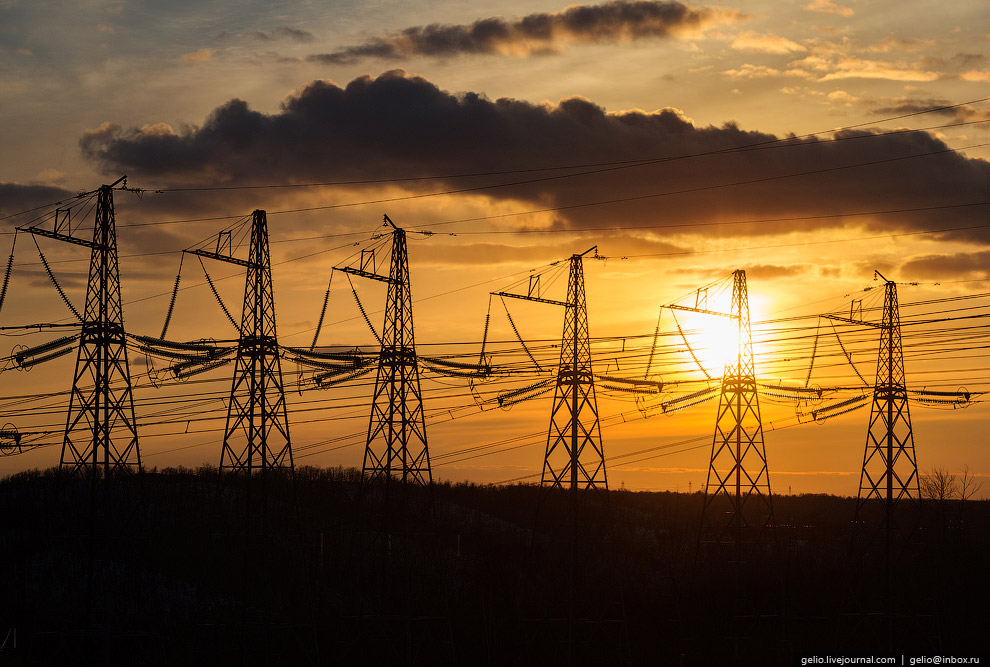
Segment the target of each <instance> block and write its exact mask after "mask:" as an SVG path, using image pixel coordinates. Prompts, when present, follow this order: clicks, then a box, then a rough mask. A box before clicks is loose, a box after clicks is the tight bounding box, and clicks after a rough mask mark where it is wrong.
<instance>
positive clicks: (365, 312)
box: [347, 276, 382, 345]
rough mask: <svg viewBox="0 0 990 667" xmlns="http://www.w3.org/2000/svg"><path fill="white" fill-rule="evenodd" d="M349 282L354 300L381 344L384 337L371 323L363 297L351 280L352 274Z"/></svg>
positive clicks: (348, 278) (348, 279)
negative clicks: (362, 300) (359, 295)
mask: <svg viewBox="0 0 990 667" xmlns="http://www.w3.org/2000/svg"><path fill="white" fill-rule="evenodd" d="M347 284H348V285H350V286H351V294H353V295H354V301H356V302H357V307H358V310H360V311H361V316H362V317H364V321H365V324H367V325H368V328H369V329H371V334H372V335H373V336H374V337H375V340H377V341H378V344H379V345H381V344H382V337H381V336H379V335H378V332H377V331H375V327H374V325H373V324H372V323H371V319H370V318H369V317H368V312H367V311H366V310H365V309H364V304H362V303H361V299H360V298H359V297H358V293H357V290H356V289H354V283H352V282H351V277H350V276H347Z"/></svg>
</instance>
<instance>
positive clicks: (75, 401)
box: [26, 176, 141, 481]
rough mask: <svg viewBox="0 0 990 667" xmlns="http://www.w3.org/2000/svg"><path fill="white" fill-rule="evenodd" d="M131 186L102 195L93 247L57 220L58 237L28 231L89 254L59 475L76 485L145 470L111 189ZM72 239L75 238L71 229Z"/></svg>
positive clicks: (104, 190) (106, 189) (99, 193)
mask: <svg viewBox="0 0 990 667" xmlns="http://www.w3.org/2000/svg"><path fill="white" fill-rule="evenodd" d="M126 178H127V177H126V176H124V177H121V178H120V179H118V180H117V181H115V182H114V183H111V184H110V185H102V186H100V188H99V190H97V201H96V221H95V225H94V228H93V240H92V241H86V240H84V239H79V238H76V237H74V236H72V235H71V234H70V233H63V232H62V228H63V227H62V225H61V224H60V220H59V218H58V213H56V229H55V231H49V230H47V229H41V228H38V227H30V228H28V229H27V230H26V231H28V232H30V233H32V234H36V235H38V236H46V237H48V238H52V239H57V240H59V241H66V242H68V243H74V244H76V245H81V246H85V247H87V248H89V249H90V250H91V255H90V262H89V281H88V283H87V285H86V308H85V311H84V313H83V317H82V323H81V327H82V330H81V333H80V338H79V351H78V354H77V356H76V371H75V374H74V375H73V377H72V393H71V394H70V396H69V411H68V415H67V417H66V422H65V436H64V439H63V441H62V457H61V460H60V461H59V472H60V473H62V474H66V475H68V476H71V477H85V476H89V477H91V478H93V479H96V478H98V477H103V478H104V479H105V480H107V481H109V479H110V477H112V476H114V475H117V474H121V473H130V472H133V471H134V470H135V469H136V470H138V471H140V469H141V453H140V449H139V447H138V435H137V421H136V420H135V418H134V393H133V389H132V386H131V374H130V369H129V367H128V365H127V344H126V335H125V333H124V315H123V309H122V307H121V301H120V274H119V269H118V265H117V229H116V218H115V214H114V206H113V189H114V188H115V187H116V186H117V185H119V184H120V183H122V182H126ZM66 232H71V230H70V229H68V228H67V227H66Z"/></svg>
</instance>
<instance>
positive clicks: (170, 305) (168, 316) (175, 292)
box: [159, 253, 186, 339]
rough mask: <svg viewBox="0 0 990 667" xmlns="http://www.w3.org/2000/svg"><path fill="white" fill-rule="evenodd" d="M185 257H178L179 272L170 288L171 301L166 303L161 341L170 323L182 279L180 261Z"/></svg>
mask: <svg viewBox="0 0 990 667" xmlns="http://www.w3.org/2000/svg"><path fill="white" fill-rule="evenodd" d="M185 256H186V254H185V253H182V254H181V255H180V256H179V272H178V273H176V274H175V287H173V288H172V299H171V301H169V302H168V312H167V313H165V324H164V325H163V326H162V335H161V336H159V338H162V339H164V338H165V334H166V333H168V323H169V322H171V321H172V310H173V309H174V308H175V297H177V296H178V295H179V279H180V278H182V260H183V259H184V258H185Z"/></svg>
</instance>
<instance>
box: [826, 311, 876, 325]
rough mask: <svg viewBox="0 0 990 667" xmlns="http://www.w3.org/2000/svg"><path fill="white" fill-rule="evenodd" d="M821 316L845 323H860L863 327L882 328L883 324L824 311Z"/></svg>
mask: <svg viewBox="0 0 990 667" xmlns="http://www.w3.org/2000/svg"><path fill="white" fill-rule="evenodd" d="M822 317H824V318H826V319H829V320H835V321H837V322H845V323H847V324H860V325H862V326H864V327H873V328H874V329H882V328H883V325H882V324H877V323H876V322H866V321H864V320H854V319H852V318H851V317H843V316H842V315H831V314H828V313H825V314H823V315H822Z"/></svg>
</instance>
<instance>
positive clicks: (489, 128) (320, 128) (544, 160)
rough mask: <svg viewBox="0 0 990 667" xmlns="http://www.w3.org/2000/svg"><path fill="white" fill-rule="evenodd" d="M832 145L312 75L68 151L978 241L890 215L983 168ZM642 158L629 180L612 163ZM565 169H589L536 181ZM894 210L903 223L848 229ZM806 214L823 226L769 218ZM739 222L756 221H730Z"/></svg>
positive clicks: (954, 190) (909, 149) (919, 215)
mask: <svg viewBox="0 0 990 667" xmlns="http://www.w3.org/2000/svg"><path fill="white" fill-rule="evenodd" d="M149 120H151V119H149ZM834 138H835V139H836V140H835V141H827V140H819V139H817V138H805V139H797V138H789V139H786V143H787V144H788V145H787V146H786V147H780V145H779V144H776V145H774V147H772V148H768V149H763V150H738V149H740V148H745V147H748V146H753V145H759V144H767V143H772V142H775V141H777V140H778V137H776V136H774V135H771V134H766V133H761V132H752V131H744V130H742V129H741V128H739V127H738V126H736V125H735V124H732V123H729V124H726V125H724V126H722V127H713V126H708V127H698V126H695V125H694V124H692V123H691V122H690V121H689V120H687V119H685V118H684V117H683V116H682V115H681V114H680V113H679V112H678V111H676V110H673V109H663V110H659V111H654V112H644V111H625V112H620V113H606V112H605V110H604V109H602V108H601V107H599V106H597V105H595V104H593V103H592V102H590V101H588V100H585V99H580V98H571V99H565V100H562V101H561V102H560V103H558V104H557V105H549V104H531V103H529V102H524V101H519V100H514V99H498V100H494V101H493V100H489V99H487V98H485V97H484V96H482V95H479V94H476V93H464V94H460V95H453V94H450V93H448V92H445V91H443V90H441V89H439V88H438V87H437V86H435V85H434V84H432V83H430V82H429V81H426V80H425V79H422V78H420V77H415V76H408V75H406V74H405V73H403V72H401V71H393V72H388V73H385V74H383V75H381V76H379V77H377V78H371V77H367V76H365V77H361V78H358V79H355V80H353V81H351V82H350V83H349V84H347V85H346V86H344V87H341V86H338V85H336V84H334V83H331V82H327V81H314V82H312V83H310V84H309V85H307V86H305V87H303V88H302V89H301V90H300V91H298V92H297V93H295V94H293V95H292V96H291V97H289V98H288V99H287V100H286V101H285V102H284V103H283V105H282V108H281V110H280V111H278V112H277V113H272V114H266V113H261V112H258V111H254V110H252V109H251V108H250V107H249V106H248V104H247V103H246V102H244V101H242V100H231V101H230V102H228V103H226V104H224V105H222V106H220V107H218V108H217V109H215V110H214V111H213V112H212V113H211V114H210V115H209V116H208V117H207V118H206V120H205V122H203V123H202V125H200V126H189V127H186V128H184V129H182V130H181V131H179V132H172V131H168V130H167V129H163V128H162V127H161V126H154V125H148V126H145V128H143V129H137V128H132V129H126V130H125V129H122V128H120V127H118V126H115V125H112V124H104V125H103V126H101V127H100V128H97V129H94V130H90V131H88V132H87V133H86V134H85V136H83V138H82V139H81V142H80V143H81V147H82V150H83V153H84V154H85V156H86V157H88V158H89V159H90V160H92V161H94V162H95V163H97V164H98V165H99V166H100V167H102V169H103V170H104V171H106V172H107V173H108V174H122V173H126V174H128V175H129V176H130V177H131V179H132V183H133V184H141V185H145V186H146V187H156V186H157V187H161V186H164V185H169V184H197V185H199V184H209V183H213V184H218V185H229V184H238V185H247V184H268V183H301V182H327V181H334V182H340V181H356V180H375V179H396V178H423V177H429V176H436V175H442V174H472V173H473V174H478V173H491V172H506V171H512V170H529V171H527V172H525V173H510V174H505V173H503V174H501V175H496V176H491V175H489V176H474V177H467V178H453V177H450V178H434V179H430V180H425V181H420V182H417V181H403V182H397V183H395V184H394V185H395V186H396V187H401V188H404V189H405V190H406V191H409V192H417V193H422V192H436V191H444V190H454V189H462V188H472V187H477V186H486V185H492V184H501V185H502V186H503V187H496V188H492V189H485V190H479V191H478V194H483V195H486V196H487V197H489V198H491V199H493V200H500V201H505V202H510V203H511V204H512V205H513V207H514V208H516V210H527V209H528V210H536V209H543V208H547V209H555V210H556V214H555V215H556V220H557V224H558V225H560V226H562V227H571V228H582V227H593V228H598V227H601V226H605V225H615V226H619V225H621V226H626V227H629V226H632V227H635V226H648V225H706V226H705V227H703V228H701V230H700V231H702V232H704V233H707V234H712V235H721V236H725V235H740V236H742V235H751V234H761V233H777V232H781V231H785V230H786V231H792V230H795V229H802V230H807V229H815V228H822V227H841V226H843V225H850V224H853V225H863V226H866V227H868V228H870V229H877V230H888V229H905V230H917V229H946V228H955V227H962V226H976V225H981V226H982V227H981V228H980V229H974V230H968V231H961V232H957V234H958V236H960V237H961V238H968V239H973V240H979V241H980V242H990V230H988V228H987V226H986V213H987V210H986V207H985V206H976V207H968V208H951V209H946V210H916V211H903V210H904V209H931V207H939V206H946V205H949V204H962V203H971V202H985V201H988V200H990V188H988V185H987V184H988V183H990V164H988V163H987V162H986V161H983V160H977V159H970V158H966V157H965V156H963V155H962V154H960V153H957V152H954V151H951V150H949V149H948V148H947V147H946V145H945V144H944V143H943V142H941V141H940V140H939V139H937V138H935V137H933V136H932V135H930V134H928V133H925V132H909V133H900V134H890V135H877V134H874V133H872V132H870V131H866V130H856V131H845V132H840V133H838V134H837V135H835V137H834ZM683 156H695V157H690V158H684V157H683ZM916 156H922V157H916ZM651 159H652V160H653V161H652V162H649V163H647V164H644V165H642V166H637V167H632V168H617V166H616V165H615V163H616V162H627V161H630V160H651ZM560 165H585V166H583V167H575V168H571V169H549V168H550V167H556V166H560ZM587 165H598V166H587ZM545 168H547V170H546V171H539V170H543V169H545ZM533 170H538V171H533ZM568 174H570V175H571V176H570V177H566V178H564V177H562V176H565V175H568ZM575 174H581V175H575ZM795 174H798V175H797V176H795ZM537 179H540V180H537ZM366 187H367V188H368V189H369V191H367V192H362V191H361V190H360V189H359V188H355V187H354V186H351V188H350V189H348V191H347V196H348V197H354V198H358V197H363V196H366V197H368V198H375V197H377V196H380V193H378V192H371V191H370V189H371V188H378V187H380V184H375V185H368V186H366ZM265 192H266V191H263V190H255V191H251V193H250V197H251V198H253V199H252V201H254V202H258V203H257V204H255V205H258V206H261V205H262V203H261V202H262V199H261V198H263V197H265V196H267V195H265ZM304 192H308V191H304ZM236 194H237V196H239V197H241V198H242V199H244V198H246V197H247V195H246V194H245V193H242V192H237V193H236ZM288 194H291V191H281V192H280V196H288ZM422 201H424V202H428V201H430V200H422ZM603 202H605V204H602V203H603ZM307 203H312V202H311V200H308V201H307ZM589 204H594V205H589ZM241 208H245V209H246V208H247V207H246V206H242V207H241ZM379 208H381V207H380V206H379ZM895 209H896V210H902V211H903V212H901V213H898V214H896V215H890V214H884V215H877V216H874V217H870V216H856V217H852V218H849V217H844V215H846V214H849V213H863V212H873V211H890V210H895ZM811 216H834V217H819V218H817V219H805V220H800V221H791V220H782V221H775V219H777V218H790V217H800V218H809V217H811ZM751 220H759V221H761V222H759V223H751V224H750V223H747V224H727V223H738V222H739V221H751ZM677 231H679V230H678V229H677V228H676V227H675V228H672V229H670V230H661V232H662V233H664V234H666V235H669V234H673V233H676V232H677ZM685 231H690V232H697V231H699V229H698V228H697V227H695V228H688V229H686V230H685Z"/></svg>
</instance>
